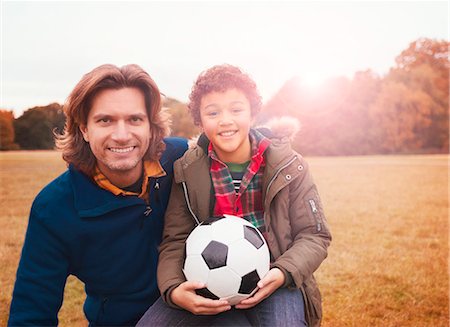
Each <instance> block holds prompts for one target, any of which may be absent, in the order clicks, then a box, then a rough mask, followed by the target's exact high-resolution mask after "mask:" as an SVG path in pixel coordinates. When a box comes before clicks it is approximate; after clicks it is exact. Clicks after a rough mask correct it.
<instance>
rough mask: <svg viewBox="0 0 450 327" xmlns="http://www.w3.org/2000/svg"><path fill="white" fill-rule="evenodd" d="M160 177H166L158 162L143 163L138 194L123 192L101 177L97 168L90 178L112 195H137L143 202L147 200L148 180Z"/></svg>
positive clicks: (104, 177)
mask: <svg viewBox="0 0 450 327" xmlns="http://www.w3.org/2000/svg"><path fill="white" fill-rule="evenodd" d="M162 176H166V172H165V171H164V169H163V168H162V166H161V164H160V163H159V161H144V178H143V180H142V188H141V193H140V194H138V193H135V192H129V191H125V190H122V189H121V188H119V187H117V186H115V185H114V184H112V183H111V182H110V181H109V179H108V178H107V177H106V176H105V175H103V173H102V172H101V171H100V169H99V168H98V166H96V167H95V174H94V176H92V178H93V179H94V181H95V182H96V183H97V185H98V186H100V187H101V188H103V189H105V190H107V191H110V192H111V193H113V194H114V195H137V196H138V197H140V198H141V199H144V200H145V199H147V195H148V189H147V185H148V180H149V178H150V177H162Z"/></svg>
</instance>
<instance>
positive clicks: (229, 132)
mask: <svg viewBox="0 0 450 327" xmlns="http://www.w3.org/2000/svg"><path fill="white" fill-rule="evenodd" d="M235 133H236V131H228V132H222V133H220V135H221V136H231V135H233V134H235Z"/></svg>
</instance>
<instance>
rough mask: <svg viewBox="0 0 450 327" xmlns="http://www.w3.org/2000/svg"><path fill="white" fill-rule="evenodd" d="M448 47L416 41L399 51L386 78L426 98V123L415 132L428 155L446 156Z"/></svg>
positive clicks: (445, 42)
mask: <svg viewBox="0 0 450 327" xmlns="http://www.w3.org/2000/svg"><path fill="white" fill-rule="evenodd" d="M449 46H450V43H449V42H447V41H436V40H432V39H427V38H420V39H418V40H416V41H414V42H412V43H411V44H410V45H409V47H408V49H406V50H404V51H402V53H401V54H400V55H399V56H398V57H397V58H396V60H395V61H396V66H395V67H394V68H393V69H391V71H390V73H389V75H388V76H387V77H386V79H387V80H391V81H395V82H398V83H402V84H404V85H405V86H406V87H407V88H408V89H409V90H411V91H412V92H414V93H417V94H422V97H425V95H426V96H427V97H428V99H427V100H426V101H427V103H428V105H429V108H427V109H425V108H424V110H428V117H427V120H429V121H430V123H429V124H428V125H427V128H423V129H421V130H420V131H418V132H420V135H418V137H420V138H422V143H423V145H422V147H423V148H425V149H428V150H430V151H436V150H437V151H445V152H447V151H448V147H449V141H448V138H449V111H448V110H449V69H450V62H449ZM423 101H425V100H423Z"/></svg>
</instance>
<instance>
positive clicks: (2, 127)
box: [0, 110, 19, 151]
mask: <svg viewBox="0 0 450 327" xmlns="http://www.w3.org/2000/svg"><path fill="white" fill-rule="evenodd" d="M13 121H14V114H13V112H12V111H7V110H0V150H1V151H4V150H17V149H18V148H19V147H18V145H17V144H16V143H14V126H13Z"/></svg>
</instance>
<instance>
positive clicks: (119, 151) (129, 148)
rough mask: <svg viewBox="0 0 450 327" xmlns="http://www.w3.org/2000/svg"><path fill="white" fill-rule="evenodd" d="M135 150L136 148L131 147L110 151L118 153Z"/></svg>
mask: <svg viewBox="0 0 450 327" xmlns="http://www.w3.org/2000/svg"><path fill="white" fill-rule="evenodd" d="M133 149H134V146H130V147H128V148H109V150H111V151H112V152H117V153H125V152H130V151H132V150H133Z"/></svg>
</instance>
